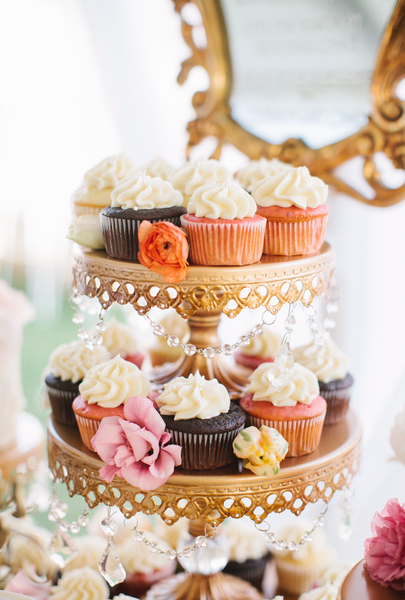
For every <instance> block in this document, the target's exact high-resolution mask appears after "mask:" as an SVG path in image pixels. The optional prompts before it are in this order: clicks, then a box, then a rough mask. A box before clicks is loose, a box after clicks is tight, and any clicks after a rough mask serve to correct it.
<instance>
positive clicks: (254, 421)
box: [246, 413, 325, 458]
mask: <svg viewBox="0 0 405 600" xmlns="http://www.w3.org/2000/svg"><path fill="white" fill-rule="evenodd" d="M246 421H247V424H248V425H254V426H255V427H257V428H258V429H259V428H260V426H261V425H267V427H272V428H273V429H277V431H278V432H279V433H281V435H282V436H283V438H284V439H285V440H287V442H288V452H287V458H291V457H293V456H302V455H303V454H310V453H311V452H313V451H314V450H315V449H316V448H317V447H318V446H319V442H320V441H321V435H322V429H323V424H324V421H325V413H322V414H321V415H318V416H316V417H311V418H309V419H297V420H295V421H271V420H269V419H261V418H259V417H254V416H252V415H249V414H247V415H246Z"/></svg>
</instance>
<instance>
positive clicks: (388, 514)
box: [364, 498, 405, 591]
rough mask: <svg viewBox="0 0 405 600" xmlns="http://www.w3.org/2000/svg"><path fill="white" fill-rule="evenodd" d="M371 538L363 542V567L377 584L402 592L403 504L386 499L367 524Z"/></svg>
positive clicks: (404, 574)
mask: <svg viewBox="0 0 405 600" xmlns="http://www.w3.org/2000/svg"><path fill="white" fill-rule="evenodd" d="M371 531H372V534H373V537H371V538H368V539H366V541H365V542H364V547H365V553H364V559H365V567H366V569H367V571H368V572H369V573H370V577H371V578H372V579H374V581H377V582H378V583H380V584H381V585H383V586H385V587H388V586H391V587H393V588H394V589H396V590H401V591H402V590H405V505H403V504H400V503H399V502H398V500H397V499H396V498H391V500H388V502H387V504H386V505H385V506H384V508H383V510H382V511H381V513H378V512H376V513H375V515H374V517H373V520H372V521H371Z"/></svg>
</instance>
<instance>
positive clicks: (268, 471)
mask: <svg viewBox="0 0 405 600" xmlns="http://www.w3.org/2000/svg"><path fill="white" fill-rule="evenodd" d="M233 451H234V453H235V454H236V456H237V457H238V458H243V466H244V467H245V469H250V470H251V471H253V473H255V474H256V475H267V476H271V475H277V473H278V472H279V470H280V461H282V460H283V458H285V455H286V454H287V451H288V442H287V441H286V440H285V439H284V438H283V436H282V435H281V434H280V433H279V432H278V431H277V429H273V428H272V427H267V426H266V425H262V426H261V427H260V429H257V427H253V426H252V427H247V428H246V429H243V430H242V431H241V432H240V433H239V434H238V435H237V436H236V438H235V440H234V442H233Z"/></svg>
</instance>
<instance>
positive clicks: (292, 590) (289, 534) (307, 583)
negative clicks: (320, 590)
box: [274, 519, 334, 594]
mask: <svg viewBox="0 0 405 600" xmlns="http://www.w3.org/2000/svg"><path fill="white" fill-rule="evenodd" d="M311 527H312V525H311V523H310V522H307V521H305V520H302V519H299V520H298V519H297V520H295V522H293V523H291V524H289V525H286V526H285V527H283V528H282V529H281V530H280V531H279V532H278V535H277V538H278V539H283V540H285V541H286V542H292V541H299V540H300V539H301V538H302V536H303V535H304V533H305V532H306V531H308V530H310V529H311ZM311 538H312V541H311V542H307V543H306V544H303V545H302V546H300V547H299V548H298V550H295V551H291V550H274V558H275V561H276V568H277V575H278V584H279V590H280V591H281V590H282V591H283V592H286V593H289V594H302V593H304V592H308V591H309V590H311V589H312V588H313V587H314V586H316V585H317V581H318V579H319V576H320V573H321V571H322V570H323V569H325V567H327V566H329V565H331V564H332V562H333V560H334V552H333V550H332V548H330V546H329V545H328V543H327V541H326V537H325V534H324V533H323V531H322V530H320V529H317V530H315V531H314V532H313V533H311Z"/></svg>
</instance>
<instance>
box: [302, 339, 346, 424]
mask: <svg viewBox="0 0 405 600" xmlns="http://www.w3.org/2000/svg"><path fill="white" fill-rule="evenodd" d="M294 359H295V360H296V361H297V362H299V363H300V364H301V365H304V366H305V367H307V368H308V369H310V370H311V371H312V372H313V373H314V374H315V375H316V376H317V378H318V382H319V393H320V394H321V396H322V397H323V398H325V400H326V403H327V406H328V408H327V411H326V418H325V425H331V424H333V423H338V422H339V421H341V420H342V419H343V418H344V417H345V415H346V413H347V411H348V409H349V402H350V396H351V391H352V387H353V383H354V379H353V377H352V376H351V375H350V373H348V372H347V358H346V356H345V355H344V354H343V352H341V351H340V350H339V348H338V347H337V346H336V344H335V342H334V341H333V340H332V339H328V340H326V341H325V342H324V343H323V344H322V345H321V346H320V345H316V344H314V343H312V344H309V345H308V346H301V347H300V348H296V349H295V350H294Z"/></svg>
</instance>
